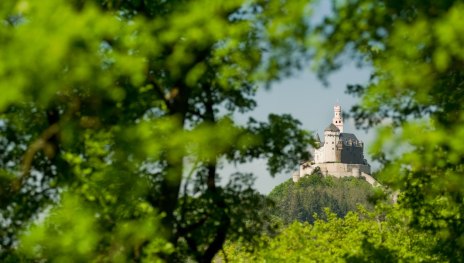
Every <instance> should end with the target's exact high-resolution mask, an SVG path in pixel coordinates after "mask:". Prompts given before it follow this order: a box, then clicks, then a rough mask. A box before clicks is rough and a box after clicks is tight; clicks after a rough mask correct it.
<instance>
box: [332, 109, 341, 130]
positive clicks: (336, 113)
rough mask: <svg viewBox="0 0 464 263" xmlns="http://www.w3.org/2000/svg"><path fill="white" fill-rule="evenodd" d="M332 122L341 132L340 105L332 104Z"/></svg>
mask: <svg viewBox="0 0 464 263" xmlns="http://www.w3.org/2000/svg"><path fill="white" fill-rule="evenodd" d="M332 123H333V124H334V125H335V126H337V128H338V129H339V130H340V132H341V133H342V132H343V117H342V107H340V105H335V106H334V117H333V119H332Z"/></svg>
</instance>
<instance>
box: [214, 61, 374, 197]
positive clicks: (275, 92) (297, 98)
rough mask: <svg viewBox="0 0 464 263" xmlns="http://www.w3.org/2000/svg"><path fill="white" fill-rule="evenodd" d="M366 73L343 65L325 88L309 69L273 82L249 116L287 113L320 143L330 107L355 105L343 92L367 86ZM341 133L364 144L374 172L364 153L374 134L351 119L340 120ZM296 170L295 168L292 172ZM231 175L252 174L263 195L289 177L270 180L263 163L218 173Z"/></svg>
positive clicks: (229, 167) (344, 108)
mask: <svg viewBox="0 0 464 263" xmlns="http://www.w3.org/2000/svg"><path fill="white" fill-rule="evenodd" d="M369 74H370V71H369V69H359V68H357V67H355V66H354V65H347V66H345V67H344V68H342V69H341V70H339V71H338V72H335V73H333V74H332V75H331V76H330V77H329V86H328V87H325V86H324V85H323V84H322V82H320V81H319V80H318V79H317V77H316V75H315V74H314V73H311V72H310V71H309V70H306V71H304V72H299V73H298V74H295V76H293V77H291V78H288V79H286V80H284V81H281V82H279V83H275V84H274V85H272V86H271V89H270V90H265V89H261V90H260V91H259V92H258V94H257V98H256V99H257V104H258V106H257V107H256V109H255V110H254V111H253V112H252V113H251V116H252V117H254V118H256V119H258V120H262V121H265V120H266V119H267V116H268V115H269V114H271V113H275V114H285V113H288V114H291V115H292V116H293V117H294V118H296V119H298V120H299V121H300V122H301V123H302V128H303V129H306V130H309V131H313V132H318V133H319V136H320V137H321V139H322V140H323V137H324V136H323V135H324V134H323V132H324V129H325V128H326V127H327V126H328V125H329V124H330V123H331V122H332V117H333V115H334V112H333V106H334V105H335V104H337V101H338V104H339V105H340V106H341V107H342V111H345V112H346V111H348V110H349V109H350V108H351V106H353V105H354V104H356V103H358V102H359V99H358V98H355V97H353V96H351V95H348V94H346V93H345V90H346V86H347V85H348V84H365V83H367V81H368V79H369ZM239 118H240V117H239ZM344 132H348V133H354V134H355V135H356V137H358V139H360V140H362V141H363V142H364V143H365V146H364V155H365V158H366V159H367V160H368V161H369V162H370V163H371V165H372V166H373V168H374V169H375V168H376V165H375V164H374V163H372V162H371V161H370V156H369V155H368V154H367V149H368V148H369V146H370V145H371V143H372V141H373V139H374V131H373V130H370V131H368V132H367V133H366V132H365V131H363V130H356V129H355V127H354V122H353V120H351V119H344ZM297 168H298V167H295V170H297ZM234 172H247V173H253V174H254V175H255V176H256V181H255V188H256V189H257V190H258V191H259V192H261V193H263V194H268V193H269V192H270V191H271V190H272V189H273V188H274V187H275V186H277V185H278V184H280V183H282V182H284V181H286V180H288V179H290V178H291V174H292V173H282V174H279V175H276V176H275V177H274V178H273V177H271V175H270V173H269V171H267V167H266V161H265V160H258V161H254V162H252V163H249V164H244V165H239V166H234V165H225V166H224V168H223V169H222V171H221V174H232V173H234Z"/></svg>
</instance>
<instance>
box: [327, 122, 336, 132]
mask: <svg viewBox="0 0 464 263" xmlns="http://www.w3.org/2000/svg"><path fill="white" fill-rule="evenodd" d="M324 131H332V132H339V131H340V130H339V129H338V128H337V126H335V125H334V124H333V123H331V124H330V125H329V126H327V128H325V129H324Z"/></svg>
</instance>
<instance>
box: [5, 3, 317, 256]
mask: <svg viewBox="0 0 464 263" xmlns="http://www.w3.org/2000/svg"><path fill="white" fill-rule="evenodd" d="M309 12H310V8H309V7H308V3H307V2H306V1H259V0H258V1H240V0H237V1H235V0H233V1H226V2H218V3H216V2H211V1H205V0H199V1H181V0H178V1H136V0H134V1H131V0H128V1H112V0H110V1H99V0H95V1H92V0H88V1H85V0H75V1H65V2H63V1H45V2H40V3H39V2H38V1H28V0H8V1H1V3H0V20H1V21H2V23H1V24H0V45H1V46H2V50H1V51H0V90H1V91H2V96H0V112H1V116H0V118H1V121H0V132H1V136H0V143H1V145H2V149H3V150H2V152H1V153H0V164H1V165H0V168H1V172H0V259H2V260H11V261H18V260H20V259H24V258H25V257H26V258H29V259H36V260H39V261H40V260H48V261H55V262H61V261H62V260H63V258H73V259H75V260H77V261H88V260H91V259H94V260H97V261H111V262H113V261H122V262H123V261H129V260H135V261H141V260H143V259H146V260H157V259H160V258H161V259H169V260H171V261H174V260H185V259H186V258H193V259H195V260H196V261H199V262H209V261H210V260H211V259H212V257H213V256H214V255H215V254H216V253H217V251H219V249H220V248H221V247H222V244H223V243H224V241H225V240H226V238H230V239H232V240H233V239H234V238H238V237H241V238H245V239H251V236H253V234H254V233H256V232H257V231H259V226H260V222H261V220H265V216H264V215H258V214H257V212H256V209H255V208H256V207H257V206H261V204H262V203H263V202H265V200H264V199H263V198H262V197H261V196H260V195H259V194H258V193H257V192H256V191H255V190H253V189H252V187H251V179H250V176H249V175H244V174H239V175H236V176H233V177H232V179H231V181H230V183H229V184H227V185H225V186H221V185H219V184H218V178H219V177H218V171H217V170H218V169H217V168H218V166H219V165H220V164H221V162H223V161H228V162H235V163H240V162H246V161H250V160H253V159H256V158H266V159H268V166H269V170H270V172H271V173H272V174H275V173H277V172H279V171H282V170H286V169H290V168H292V167H293V165H295V164H296V163H297V162H298V161H299V160H301V159H307V158H308V156H307V155H308V154H307V153H306V151H305V150H304V149H305V147H306V145H307V143H309V142H310V134H309V133H308V132H305V131H303V130H301V129H300V123H299V122H298V121H297V120H295V119H293V118H292V117H291V116H289V115H282V116H278V115H270V116H269V119H268V121H267V122H259V121H256V120H253V119H251V120H250V121H249V122H248V123H246V124H237V123H235V122H234V121H233V119H232V116H233V115H234V114H236V113H244V112H247V111H250V110H252V109H253V108H254V107H255V106H256V102H255V101H254V98H253V97H254V95H255V93H256V91H257V88H258V87H259V86H263V85H264V84H270V83H272V81H274V80H277V79H279V78H281V77H284V76H286V75H288V74H290V73H291V72H292V70H294V69H295V68H296V67H298V66H300V65H301V64H302V63H303V62H304V58H305V56H300V55H301V54H303V55H305V53H304V50H301V49H300V50H297V51H295V45H298V44H300V45H301V44H302V42H304V41H305V35H306V34H307V33H308V31H309V28H308V23H307V22H306V17H307V16H308V15H309ZM282 55H286V56H282ZM80 232H85V233H86V235H82V233H80ZM21 233H22V234H21ZM20 235H21V236H22V237H21V238H19V236H20ZM51 240H53V241H51ZM74 241H76V242H77V243H75V244H74V243H73V242H74ZM97 244H98V245H97ZM74 245H77V247H76V248H74V247H73V246H74ZM17 248H19V250H18V249H17ZM181 256H185V258H182V257H181Z"/></svg>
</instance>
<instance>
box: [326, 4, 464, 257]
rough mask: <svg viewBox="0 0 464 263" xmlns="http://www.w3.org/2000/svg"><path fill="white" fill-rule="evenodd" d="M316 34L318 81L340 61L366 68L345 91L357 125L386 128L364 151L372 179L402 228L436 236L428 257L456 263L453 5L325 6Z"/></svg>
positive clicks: (459, 209)
mask: <svg viewBox="0 0 464 263" xmlns="http://www.w3.org/2000/svg"><path fill="white" fill-rule="evenodd" d="M333 3H334V4H333V8H334V9H333V11H334V12H333V15H331V16H330V17H328V18H327V19H326V20H325V22H324V23H323V24H322V25H321V26H320V28H319V29H320V32H321V35H320V36H319V37H320V38H319V40H320V42H319V44H320V45H321V48H319V49H318V55H317V56H318V58H319V60H318V61H319V62H318V63H319V65H320V68H319V69H320V72H321V75H325V74H326V73H328V72H331V71H332V70H333V69H336V68H337V67H339V66H341V64H342V62H343V59H342V58H343V57H346V55H347V54H348V55H349V56H350V57H352V58H355V59H357V60H358V61H359V63H360V64H361V65H364V66H368V67H370V68H371V69H372V71H373V73H372V77H371V80H370V81H369V83H368V84H367V85H352V86H349V87H348V91H349V92H351V93H353V94H356V95H359V96H360V97H361V98H362V103H361V104H360V105H358V106H356V107H354V108H353V112H354V114H353V115H354V117H355V119H356V121H357V124H358V125H359V126H363V127H371V126H373V125H376V124H387V125H385V127H383V128H382V129H380V130H379V133H378V140H377V143H376V144H375V145H374V147H373V149H372V151H373V153H374V155H375V156H376V158H377V159H379V160H380V161H382V162H383V163H384V165H385V169H383V171H382V172H381V174H380V180H381V181H382V182H383V183H384V184H388V185H389V186H391V187H392V188H393V189H396V190H399V191H400V195H399V199H398V202H399V204H400V205H401V206H402V207H403V208H404V209H405V211H412V215H413V220H411V224H412V225H413V226H415V227H417V228H418V229H421V230H424V231H429V230H431V231H433V233H435V235H436V236H437V237H438V238H439V240H440V242H439V243H437V246H436V250H435V253H437V254H438V255H441V256H442V257H443V259H444V260H449V261H454V262H462V260H463V258H464V255H463V251H464V249H463V248H464V243H463V242H462V241H463V240H464V224H463V222H462V218H463V216H464V214H463V213H464V199H463V198H464V187H463V186H464V185H463V180H462V178H463V169H462V167H463V160H464V158H463V156H464V151H463V149H464V148H463V145H464V144H463V142H462V139H461V137H462V136H461V135H462V134H463V131H464V126H463V125H462V120H463V105H464V104H463V98H464V97H463V93H462V90H463V62H464V55H463V54H464V49H463V48H462V47H463V41H464V39H463V37H462V36H463V35H464V34H463V33H464V32H463V30H464V24H463V21H462V19H461V18H462V13H463V11H464V5H463V2H462V1H453V0H449V1H418V0H408V1H371V0H355V1H341V2H340V1H334V2H333Z"/></svg>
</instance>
